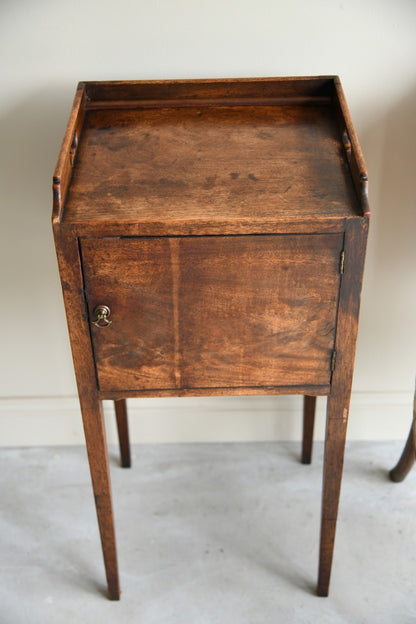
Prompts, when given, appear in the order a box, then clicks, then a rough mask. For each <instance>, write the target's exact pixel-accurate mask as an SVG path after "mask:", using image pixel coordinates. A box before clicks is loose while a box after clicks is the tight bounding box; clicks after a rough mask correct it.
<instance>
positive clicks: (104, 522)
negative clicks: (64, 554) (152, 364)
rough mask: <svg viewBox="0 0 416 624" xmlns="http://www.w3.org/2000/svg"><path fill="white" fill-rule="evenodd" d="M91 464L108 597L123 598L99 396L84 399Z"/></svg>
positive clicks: (83, 411)
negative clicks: (121, 596)
mask: <svg viewBox="0 0 416 624" xmlns="http://www.w3.org/2000/svg"><path fill="white" fill-rule="evenodd" d="M80 403H81V412H82V420H83V423H84V432H85V440H86V444H87V452H88V461H89V465H90V472H91V480H92V487H93V490H94V499H95V507H96V510H97V517H98V526H99V529H100V537H101V545H102V550H103V556H104V566H105V572H106V577H107V587H108V597H109V599H110V600H119V599H120V587H119V580H118V566H117V552H116V539H115V531H114V517H113V505H112V500H111V483H110V470H109V464H108V452H107V442H106V436H105V429H104V420H103V413H102V407H101V401H99V400H98V398H96V397H92V396H88V398H87V399H82V398H80Z"/></svg>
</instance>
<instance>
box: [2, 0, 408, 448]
mask: <svg viewBox="0 0 416 624" xmlns="http://www.w3.org/2000/svg"><path fill="white" fill-rule="evenodd" d="M415 33H416V2H415V1H414V0H395V1H394V2H391V1H390V0H342V1H341V0H337V1H336V0H333V1H330V0H314V1H310V0H290V2H289V1H288V0H286V1H285V2H282V1H280V0H273V1H272V0H270V1H268V0H252V1H247V0H211V2H199V1H198V0H171V1H169V0H158V1H156V0H155V1H151V0H138V1H136V2H135V1H133V0H117V2H114V0H111V1H110V0H73V1H69V0H18V1H13V0H2V1H1V2H0V59H1V83H0V84H1V87H0V124H1V129H0V136H1V144H0V158H1V162H0V176H1V195H0V201H1V210H0V214H1V231H0V236H1V241H0V253H1V256H2V257H1V263H0V266H1V273H2V277H1V302H0V319H1V321H0V333H1V335H0V345H1V355H0V357H1V371H0V380H1V381H0V444H1V443H3V444H31V443H34V444H42V443H45V444H46V443H53V442H59V443H71V442H78V441H80V440H82V437H81V427H80V419H79V415H78V408H77V404H76V401H75V399H74V398H73V397H75V394H76V391H75V382H74V376H73V372H72V361H71V357H70V351H69V344H68V339H67V331H66V324H65V318H64V310H63V304H62V300H61V292H60V284H59V279H58V272H57V266H56V260H55V255H54V249H53V242H52V235H51V227H50V212H51V190H50V188H51V177H52V171H53V168H54V164H55V160H56V157H57V154H58V150H59V147H60V142H61V138H62V135H63V131H64V128H65V124H66V120H67V116H68V112H69V109H70V106H71V102H72V98H73V94H74V90H75V86H76V83H77V82H78V81H79V80H95V79H143V78H148V79H151V78H188V77H189V78H191V77H192V78H194V77H201V78H203V77H238V76H279V75H308V74H311V75H312V74H339V75H340V76H341V79H342V82H343V85H344V89H345V91H346V94H347V99H348V101H349V104H350V108H351V112H352V116H353V119H354V122H355V125H356V129H357V132H358V135H359V138H360V142H361V144H362V148H363V151H364V155H365V157H366V160H367V164H368V169H369V175H370V199H371V205H372V210H373V219H372V223H371V234H370V242H369V249H368V256H367V265H366V277H365V283H364V293H363V301H362V314H361V327H360V332H359V344H358V352H357V361H356V373H355V380H354V396H353V401H352V411H351V424H350V437H354V438H379V437H404V436H405V435H406V433H407V428H408V425H409V423H410V417H411V403H412V388H413V379H414V376H415V373H416V332H415V319H416V314H415V312H416V283H415V281H416V280H415V272H416V244H415V241H416V200H415V198H416V35H415ZM192 401H193V402H192ZM299 409H300V402H299V397H298V398H296V397H295V398H290V397H275V398H273V399H271V398H251V399H248V400H247V401H246V402H242V400H241V399H238V398H235V399H234V398H232V399H230V398H226V399H198V400H196V401H194V400H185V401H182V402H181V403H178V401H176V400H169V399H165V400H164V401H161V400H157V401H152V400H149V399H147V400H145V401H138V402H135V403H133V410H134V411H137V412H138V414H139V415H138V417H137V418H134V419H133V420H134V423H133V437H134V438H135V439H141V440H173V439H198V440H203V439H265V438H266V439H267V438H268V439H274V438H279V437H280V438H282V437H283V438H296V437H298V436H299V431H300V418H299V417H297V416H296V417H295V418H293V416H294V415H296V413H297V412H299ZM321 409H322V408H321ZM199 411H201V418H197V414H198V412H199ZM202 415H204V416H205V417H202ZM110 429H111V428H110ZM318 431H319V432H321V433H322V426H321V425H319V427H318ZM111 432H112V429H111ZM111 432H110V433H111ZM111 436H112V433H111V435H110V437H111Z"/></svg>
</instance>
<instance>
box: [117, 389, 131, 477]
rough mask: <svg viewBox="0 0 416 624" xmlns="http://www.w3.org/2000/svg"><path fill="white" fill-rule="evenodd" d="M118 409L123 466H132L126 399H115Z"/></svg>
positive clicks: (118, 427) (118, 428)
mask: <svg viewBox="0 0 416 624" xmlns="http://www.w3.org/2000/svg"><path fill="white" fill-rule="evenodd" d="M114 407H115V410H116V421H117V431H118V441H119V444H120V459H121V465H122V467H123V468H130V466H131V456H130V440H129V424H128V419H127V402H126V400H125V399H120V400H119V401H114Z"/></svg>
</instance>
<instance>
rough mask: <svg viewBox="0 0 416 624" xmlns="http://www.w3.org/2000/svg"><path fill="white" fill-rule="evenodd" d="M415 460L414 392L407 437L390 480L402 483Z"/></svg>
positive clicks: (415, 422) (391, 471) (415, 400)
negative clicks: (411, 418)
mask: <svg viewBox="0 0 416 624" xmlns="http://www.w3.org/2000/svg"><path fill="white" fill-rule="evenodd" d="M415 460H416V390H415V396H414V401H413V420H412V424H411V426H410V431H409V435H408V437H407V440H406V444H405V446H404V449H403V452H402V454H401V456H400V459H399V461H398V462H397V464H396V465H395V467H394V468H392V470H390V472H389V475H390V479H391V480H392V481H394V482H395V483H399V482H400V481H403V479H405V478H406V477H407V475H408V473H409V472H410V470H411V468H412V467H413V465H414V463H415Z"/></svg>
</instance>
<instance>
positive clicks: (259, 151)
mask: <svg viewBox="0 0 416 624" xmlns="http://www.w3.org/2000/svg"><path fill="white" fill-rule="evenodd" d="M368 221H369V206H368V198H367V172H366V168H365V164H364V160H363V157H362V154H361V150H360V146H359V143H358V140H357V136H356V133H355V130H354V127H353V124H352V121H351V118H350V114H349V112H348V107H347V104H346V100H345V97H344V94H343V91H342V87H341V84H340V81H339V79H338V77H336V76H323V77H307V78H265V79H230V80H170V81H150V82H147V81H146V82H142V81H129V82H82V83H80V84H79V86H78V89H77V91H76V96H75V100H74V104H73V107H72V112H71V114H70V118H69V122H68V126H67V129H66V133H65V136H64V139H63V144H62V149H61V152H60V155H59V159H58V163H57V166H56V171H55V174H54V177H53V230H54V235H55V242H56V250H57V256H58V262H59V268H60V275H61V281H62V288H63V294H64V301H65V308H66V314H67V321H68V328H69V335H70V340H71V346H72V353H73V359H74V367H75V373H76V379H77V385H78V392H79V400H80V404H81V411H82V418H83V423H84V430H85V438H86V444H87V450H88V458H89V465H90V470H91V477H92V484H93V490H94V497H95V504H96V509H97V515H98V524H99V529H100V535H101V542H102V549H103V554H104V563H105V570H106V576H107V584H108V595H109V597H110V598H111V599H113V600H117V599H118V598H119V596H120V589H119V580H118V568H117V558H116V541H115V532H114V521H113V511H112V502H111V490H110V477H109V467H108V456H107V447H106V439H105V432H104V426H103V416H102V408H101V401H102V400H103V399H111V400H114V402H115V408H116V416H117V424H118V432H119V439H120V449H121V457H122V465H123V466H129V465H130V451H129V439H128V426H127V411H126V402H125V401H126V398H127V397H168V396H211V395H253V394H258V395H270V394H276V395H277V394H300V395H303V396H304V397H305V398H304V414H303V417H304V437H303V449H302V460H303V462H304V463H309V462H310V458H311V447H312V431H313V420H314V411H315V398H316V396H319V395H322V396H327V397H328V399H327V428H326V443H325V460H324V481H323V500H322V524H321V543H320V559H319V578H318V588H317V592H318V594H319V595H321V596H326V595H327V594H328V587H329V580H330V572H331V562H332V555H333V547H334V537H335V525H336V518H337V510H338V501H339V492H340V485H341V474H342V465H343V456H344V445H345V434H346V428H347V420H348V409H349V401H350V391H351V381H352V375H353V365H354V354H355V345H356V336H357V323H358V313H359V306H360V291H361V283H362V274H363V265H364V255H365V248H366V241H367V230H368ZM276 496H278V492H276ZM299 530H301V527H300V528H299Z"/></svg>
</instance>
